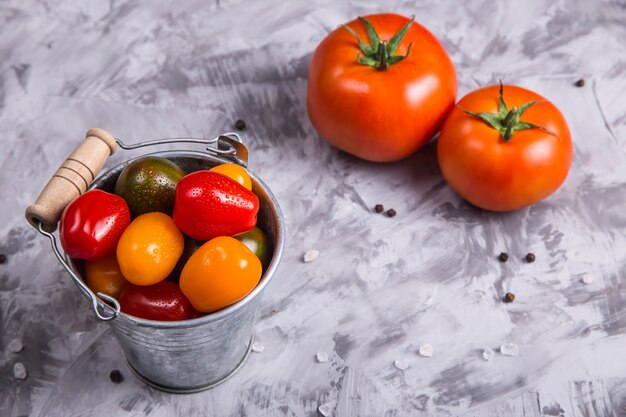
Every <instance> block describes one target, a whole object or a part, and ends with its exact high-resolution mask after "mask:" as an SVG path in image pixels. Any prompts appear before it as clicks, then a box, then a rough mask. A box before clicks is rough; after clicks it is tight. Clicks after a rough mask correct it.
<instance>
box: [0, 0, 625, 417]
mask: <svg viewBox="0 0 626 417" xmlns="http://www.w3.org/2000/svg"><path fill="white" fill-rule="evenodd" d="M378 11H394V12H398V13H403V14H406V15H410V14H415V15H416V19H417V20H418V21H419V22H421V23H422V24H424V25H425V26H426V27H428V28H429V29H430V30H431V31H433V32H434V33H435V34H436V35H437V36H438V37H439V38H440V39H441V40H442V42H443V43H444V45H445V47H446V48H447V50H448V52H449V53H450V55H451V57H452V60H453V61H454V63H455V65H456V68H457V71H458V75H459V81H460V91H459V97H460V96H462V95H463V94H465V93H466V92H468V91H469V90H471V89H474V88H476V87H478V86H483V85H486V84H490V83H494V82H497V80H498V79H503V80H505V81H506V82H509V83H516V84H519V85H522V86H524V87H527V88H531V89H535V90H536V91H537V92H539V93H540V94H542V95H544V96H546V97H548V98H549V99H550V100H552V101H553V102H554V103H555V104H556V105H557V106H559V107H560V108H561V109H562V111H563V113H564V114H565V116H566V118H567V119H568V121H569V123H570V128H571V130H572V134H573V139H574V143H575V160H574V163H573V166H572V170H571V173H570V175H569V177H568V179H567V181H566V182H565V184H564V186H563V187H562V188H561V189H560V190H559V191H558V192H557V193H556V194H554V195H553V196H552V197H550V198H549V199H547V200H546V201H544V202H542V203H540V204H537V205H535V206H533V207H531V208H529V209H526V210H521V211H519V212H515V213H510V214H494V213H486V212H482V211H479V210H477V209H474V208H472V207H470V206H468V205H467V204H466V203H464V202H462V201H461V200H460V199H459V198H458V197H457V196H456V195H455V194H454V193H453V192H452V191H451V190H450V189H449V188H448V187H447V186H446V185H445V183H444V181H443V179H442V177H441V175H440V172H439V170H438V167H437V164H436V160H435V146H434V145H433V144H432V143H431V144H430V145H428V146H426V148H425V149H423V150H422V151H420V152H419V153H418V154H416V155H415V156H413V157H411V158H409V159H408V160H406V161H403V162H401V163H397V164H393V165H374V164H370V163H365V162H362V161H359V160H356V159H354V158H352V157H349V156H347V155H345V154H342V153H340V152H338V151H336V150H334V149H332V148H331V147H329V146H328V145H327V144H326V143H325V142H323V141H321V140H320V139H319V138H318V136H317V135H316V133H315V131H314V130H313V128H312V127H311V125H310V124H309V122H308V120H307V117H306V112H305V104H304V103H305V92H306V71H307V64H308V60H309V57H310V55H311V52H312V50H313V49H314V47H315V45H316V44H317V43H318V42H319V41H320V40H321V39H322V38H323V37H324V36H325V34H326V33H328V32H329V31H330V30H332V29H333V28H335V27H336V26H337V25H338V24H340V23H342V22H345V21H348V20H351V19H352V18H354V17H356V16H357V15H360V14H368V13H374V12H378ZM0 68H1V69H2V71H1V72H0V142H1V143H2V147H3V152H1V153H0V170H1V173H2V176H1V177H0V192H1V194H2V196H3V198H2V199H1V200H0V213H1V214H2V223H1V224H0V250H1V252H2V253H5V254H7V256H8V263H6V264H4V265H0V415H2V416H22V415H32V416H100V415H107V416H142V415H150V416H172V415H186V416H205V415H220V416H315V415H317V408H318V406H319V405H320V404H324V403H327V404H329V406H330V407H331V409H332V410H333V414H334V415H335V416H340V417H344V416H377V417H381V416H386V417H391V416H394V417H396V416H409V415H410V416H420V415H429V416H456V415H468V416H522V415H523V416H541V415H548V416H557V415H565V416H623V415H626V408H625V407H626V210H625V206H626V162H625V161H626V145H625V144H626V140H625V137H626V99H625V98H624V97H626V2H624V0H611V1H582V0H581V1H565V0H560V1H559V0H557V1H551V0H537V1H525V2H521V1H511V2H508V1H506V2H505V1H501V2H494V1H483V0H469V1H441V2H437V1H403V2H380V3H376V2H365V1H349V2H337V1H328V0H326V1H325V0H307V1H304V0H297V1H294V0H291V1H285V0H267V1H257V2H253V1H248V2H242V1H224V0H222V1H217V3H211V4H209V3H208V2H205V1H191V0H185V1H175V2H160V4H157V3H155V2H150V3H148V2H145V4H142V3H139V2H133V1H130V0H127V1H110V2H109V1H93V2H82V1H77V0H68V1H35V0H8V1H7V0H5V1H3V2H1V3H0ZM580 77H584V78H585V80H586V81H587V83H586V85H585V86H584V87H583V88H576V87H574V86H573V82H574V81H576V80H577V79H578V78H580ZM240 117H241V118H244V119H245V120H246V121H247V122H248V125H249V129H248V130H247V131H246V132H245V137H244V139H245V141H246V143H247V144H248V146H249V148H250V151H251V164H250V167H251V169H252V170H253V171H255V172H256V173H257V174H259V175H260V176H261V177H262V178H264V180H265V181H266V182H267V183H268V184H269V186H270V187H271V188H272V189H273V190H274V192H275V194H276V195H277V197H278V198H279V200H280V202H281V205H282V208H283V211H284V214H285V219H286V222H287V228H288V235H287V239H288V240H287V247H286V252H285V256H284V258H283V259H284V261H283V263H282V265H281V268H280V269H279V273H278V275H277V276H276V279H275V280H274V281H273V282H272V284H271V285H270V287H268V291H267V293H266V296H265V299H264V304H263V308H262V311H261V317H260V320H259V323H258V325H257V326H256V334H257V339H258V340H260V341H261V342H262V343H263V344H264V345H265V346H266V350H265V351H264V352H263V353H257V354H253V355H252V356H251V358H250V359H249V361H248V363H247V364H246V365H245V367H244V368H243V369H242V370H241V371H240V372H239V373H238V374H237V375H236V376H235V377H233V378H232V379H230V380H229V381H227V382H226V383H225V384H223V385H221V386H219V387H218V388H215V389H213V390H211V391H208V392H204V393H199V394H194V395H178V396H177V395H170V394H165V393H161V392H158V391H155V390H153V389H150V388H148V387H146V386H144V385H142V384H141V383H140V382H139V381H137V380H136V379H134V378H133V377H132V376H131V375H130V373H129V371H128V369H127V368H126V365H125V362H124V359H123V357H122V356H121V352H120V350H119V349H118V347H117V345H116V343H115V341H114V340H113V338H112V335H111V333H110V330H108V328H107V326H106V325H105V324H99V323H96V322H95V320H94V318H93V315H92V314H91V312H90V309H89V306H88V304H87V302H86V300H85V299H84V298H82V297H81V295H80V294H79V291H78V290H77V289H76V288H75V287H74V285H73V284H72V283H71V281H70V279H69V277H68V276H67V275H66V274H65V273H64V272H63V271H62V270H61V267H60V266H59V265H58V263H57V262H56V261H55V259H54V258H53V255H52V253H51V251H50V248H49V245H48V243H47V240H46V239H45V238H43V237H41V236H39V235H38V234H36V233H35V232H34V231H33V230H32V229H30V228H29V227H28V226H27V225H26V222H25V221H24V219H23V210H24V208H25V207H26V206H27V205H28V204H30V203H31V202H33V201H34V199H35V198H36V196H37V194H38V193H39V191H40V189H41V187H42V186H43V184H44V183H45V181H46V180H47V179H48V178H49V176H50V175H51V174H52V172H53V171H54V170H55V169H56V167H57V166H58V165H59V164H60V163H61V161H62V160H63V159H64V157H65V156H66V155H67V154H68V153H69V152H70V150H71V149H72V148H73V147H74V146H75V145H76V144H77V143H78V141H80V139H81V138H82V135H83V134H84V132H85V131H86V130H87V129H88V128H90V127H94V126H99V127H103V128H105V129H107V130H109V131H111V132H112V133H114V134H115V135H116V136H118V137H120V138H123V139H125V140H127V141H129V142H138V141H140V140H144V139H150V138H156V137H168V136H181V135H193V136H207V137H211V136H213V135H214V134H216V133H219V132H222V131H225V130H230V129H231V126H232V123H233V122H234V120H236V119H237V118H240ZM130 155H133V154H132V153H128V152H119V153H118V154H117V155H115V157H114V158H113V159H112V160H111V161H110V162H109V166H112V165H113V164H116V163H118V162H120V161H121V160H124V159H127V158H128V157H129V156H130ZM379 202H382V203H384V204H385V205H386V206H388V207H394V208H395V209H396V210H397V211H398V216H397V217H395V218H393V219H388V218H385V217H383V216H378V215H374V214H372V213H371V212H370V208H371V207H372V206H373V205H374V204H376V203H379ZM310 248H317V249H319V250H320V251H321V255H320V258H319V259H318V260H317V261H316V262H315V263H311V264H304V263H302V262H301V256H302V254H303V252H304V251H305V250H307V249H310ZM502 250H506V251H508V252H509V253H511V254H512V256H513V258H512V259H511V261H509V262H508V263H506V264H504V265H502V264H499V263H498V262H497V261H496V260H495V256H496V255H497V254H498V253H499V252H500V251H502ZM528 251H533V252H535V253H536V254H537V261H536V262H535V263H534V264H526V263H524V262H523V261H522V260H521V257H522V256H523V255H524V254H525V253H526V252H528ZM583 273H591V274H593V276H594V277H595V281H594V283H593V284H591V285H584V284H582V283H581V282H580V277H581V275H582V274H583ZM509 290H511V291H513V292H515V293H516V294H517V297H518V298H517V300H516V302H515V303H513V304H503V303H502V302H501V301H500V298H501V297H502V295H503V294H504V293H505V292H506V291H509ZM15 337H19V338H21V339H22V340H23V341H24V344H25V345H26V348H25V349H24V350H23V351H22V352H21V353H19V354H12V353H9V352H7V351H6V350H5V347H6V345H7V344H8V343H9V342H10V341H11V340H12V339H14V338H15ZM505 342H514V343H517V344H518V345H519V346H520V352H521V354H520V356H519V357H505V356H501V355H496V358H495V359H494V360H492V361H491V362H486V361H484V360H483V359H482V358H481V356H480V352H481V351H482V349H483V348H485V347H488V346H489V347H492V348H494V349H497V347H498V346H500V345H501V344H502V343H505ZM423 343H431V344H432V345H433V346H434V349H435V354H434V356H433V357H432V358H429V359H426V358H422V357H419V356H418V355H417V354H416V350H417V348H418V347H419V346H420V345H421V344H423ZM318 351H324V352H327V353H328V354H329V356H330V359H331V360H330V362H329V363H326V364H318V363H316V362H315V361H314V355H315V353H316V352H318ZM396 359H401V360H404V361H405V362H406V363H407V364H409V365H410V367H409V368H408V369H407V370H405V371H400V370H398V369H396V368H395V367H394V366H393V362H394V360H396ZM17 361H21V362H24V363H25V364H26V366H27V368H28V372H29V377H28V379H26V380H24V381H21V382H18V381H16V380H14V378H13V371H12V369H13V364H14V363H15V362H17ZM113 368H120V369H122V371H123V372H124V374H125V375H126V380H125V381H124V383H123V384H120V385H114V384H112V383H111V382H110V381H109V379H108V373H109V371H110V370H111V369H113Z"/></svg>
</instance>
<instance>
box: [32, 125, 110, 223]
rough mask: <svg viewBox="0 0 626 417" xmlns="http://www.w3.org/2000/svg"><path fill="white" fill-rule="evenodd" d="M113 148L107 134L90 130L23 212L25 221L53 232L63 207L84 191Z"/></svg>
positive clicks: (98, 130) (99, 130)
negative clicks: (24, 212) (35, 199)
mask: <svg viewBox="0 0 626 417" xmlns="http://www.w3.org/2000/svg"><path fill="white" fill-rule="evenodd" d="M116 148H117V142H116V141H115V138H114V137H113V136H112V135H111V134H110V133H108V132H107V131H105V130H102V129H90V130H89V131H88V132H87V134H86V135H85V140H84V141H83V142H82V143H81V144H80V145H78V146H77V147H76V149H74V151H73V152H72V153H71V154H70V155H69V156H68V157H67V159H66V160H65V161H64V162H63V164H61V167H60V168H59V169H58V170H57V171H56V172H55V174H54V175H53V176H52V178H50V181H48V184H46V186H45V187H44V189H43V190H42V191H41V194H39V197H38V198H37V201H35V204H33V205H32V206H29V207H28V208H27V209H26V220H28V222H29V223H30V224H31V225H32V226H33V227H35V228H37V227H38V224H39V223H42V224H43V228H44V230H46V231H48V232H53V231H54V230H56V228H57V223H58V222H59V219H60V218H61V214H62V213H63V210H64V209H65V206H67V205H68V204H69V203H70V202H71V201H72V200H74V199H75V198H77V197H78V196H80V195H81V194H82V193H84V192H85V190H86V189H87V187H89V185H91V183H92V182H93V180H94V179H95V177H96V175H98V172H100V170H101V169H102V167H103V166H104V164H105V162H106V161H107V159H108V158H109V156H110V155H113V153H114V152H115V150H116Z"/></svg>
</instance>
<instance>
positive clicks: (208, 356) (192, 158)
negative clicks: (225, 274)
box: [26, 129, 284, 393]
mask: <svg viewBox="0 0 626 417" xmlns="http://www.w3.org/2000/svg"><path fill="white" fill-rule="evenodd" d="M179 142H186V143H199V144H203V145H208V146H207V148H206V151H204V152H199V151H165V152H155V153H152V154H150V155H152V156H159V157H163V158H167V159H169V160H171V161H173V162H175V163H176V164H178V165H179V166H180V167H181V168H182V169H183V170H185V171H186V172H192V171H197V170H202V169H210V168H211V167H213V166H215V165H219V164H222V163H232V162H235V163H238V164H240V165H242V166H246V164H247V160H248V151H247V149H246V147H245V146H244V145H243V143H241V139H240V137H239V135H237V134H236V133H227V134H223V135H220V136H218V137H216V138H214V139H197V138H172V139H159V140H154V141H150V142H143V143H139V144H136V145H127V144H125V143H124V142H122V141H120V140H119V139H114V138H113V136H111V135H110V134H109V133H107V132H105V131H103V130H101V129H91V130H90V131H89V132H87V138H86V139H85V141H84V142H83V143H81V145H79V146H78V147H77V148H76V149H75V150H74V151H73V152H72V154H70V156H69V157H68V158H67V160H66V161H65V162H64V163H63V165H62V166H61V168H59V170H58V171H57V173H56V174H55V175H54V176H53V178H52V179H51V180H50V182H49V183H48V184H47V185H46V187H45V188H44V190H43V191H42V193H41V195H40V196H39V198H38V199H37V202H36V203H35V204H33V205H32V206H30V207H28V208H27V209H26V218H27V220H28V221H29V223H30V224H31V225H33V226H34V227H35V228H37V229H38V230H39V231H40V232H41V233H42V234H43V235H45V236H46V237H48V238H49V239H50V242H51V245H52V250H53V252H54V254H55V256H56V257H57V258H58V260H59V261H60V262H61V264H62V265H63V266H64V267H65V269H66V270H67V272H68V273H69V274H70V276H71V277H72V279H73V280H74V282H75V283H76V285H77V286H78V288H79V289H80V290H81V291H82V292H83V294H85V296H86V297H87V298H88V299H89V300H90V301H91V303H92V307H93V310H94V312H95V314H96V316H97V317H98V318H99V319H100V320H103V321H106V322H107V323H108V324H109V325H110V326H111V328H112V330H113V334H114V335H115V337H116V339H117V341H118V342H119V345H120V347H121V348H122V350H123V352H124V356H125V357H126V360H127V361H128V363H129V365H130V368H131V370H132V371H133V372H134V373H135V374H136V375H137V376H138V377H139V378H140V379H141V380H143V381H144V382H146V383H147V384H149V385H151V386H153V387H155V388H158V389H161V390H164V391H169V392H177V393H185V392H196V391H201V390H204V389H208V388H211V387H213V386H215V385H217V384H219V383H221V382H223V381H224V380H225V379H227V378H228V377H230V376H231V375H232V374H233V373H234V372H236V371H237V370H238V369H239V368H240V367H241V366H242V365H243V363H244V361H245V359H246V358H247V356H248V355H249V353H250V349H251V345H252V335H253V326H254V322H255V320H256V316H257V312H258V310H259V305H260V301H261V296H262V294H263V290H264V288H265V287H266V286H267V284H268V283H269V281H270V280H271V279H272V277H273V276H274V274H275V272H276V269H277V267H278V263H279V261H280V258H281V255H282V251H283V245H284V243H283V240H284V221H283V218H282V213H281V211H280V207H279V205H278V202H277V201H276V199H275V197H274V195H273V194H272V193H271V191H270V190H269V188H268V187H267V186H266V185H265V184H264V183H263V182H262V181H261V180H260V179H259V178H258V177H257V176H256V175H254V174H253V173H250V177H251V179H252V187H253V191H254V192H255V193H256V194H257V196H258V197H259V201H260V203H261V205H260V210H259V216H258V219H259V220H258V225H259V227H260V228H261V229H263V230H264V231H265V232H266V234H267V237H268V240H269V241H270V242H271V243H272V245H273V256H272V260H271V262H270V264H269V266H268V268H267V270H266V271H265V273H264V275H263V277H262V278H261V281H260V282H259V284H258V285H257V287H256V288H255V289H254V290H253V291H252V292H251V293H250V294H248V295H247V296H246V297H245V298H244V299H242V300H240V301H239V302H237V303H235V304H233V305H231V306H229V307H227V308H225V309H223V310H220V311H217V312H215V313H211V314H208V315H206V316H203V317H201V318H198V319H193V320H185V321H177V322H159V321H152V320H144V319H140V318H136V317H133V316H129V315H127V314H124V313H123V312H120V306H119V303H118V302H117V300H115V299H114V298H111V297H109V296H106V295H105V294H100V293H98V294H97V295H96V294H94V293H93V292H92V291H91V289H89V287H87V286H86V285H85V283H84V282H83V279H82V273H83V268H82V262H78V261H74V260H73V259H66V257H65V256H64V255H63V254H62V253H61V251H60V249H59V247H58V244H57V239H56V237H55V235H54V233H53V232H54V230H55V229H56V225H57V222H58V220H59V218H60V216H61V213H62V211H63V208H64V207H65V206H66V205H67V204H69V202H70V201H72V200H73V199H74V198H76V197H77V196H78V195H80V194H82V193H83V192H85V191H86V190H89V189H94V188H98V189H103V190H105V191H109V192H113V189H114V188H115V182H116V181H117V177H118V176H119V174H120V172H121V171H122V169H123V168H124V167H125V166H126V165H127V164H128V163H130V162H132V161H133V160H134V159H131V160H129V161H126V162H124V163H122V164H120V165H117V166H116V167H114V168H112V169H110V170H109V171H107V172H106V173H104V174H103V175H101V176H100V177H99V178H97V179H95V181H94V177H95V176H96V175H97V173H98V172H99V171H100V169H101V168H102V166H103V165H104V163H105V162H106V159H107V158H108V156H109V155H111V154H112V153H113V152H115V150H116V148H117V146H119V147H120V148H122V149H136V148H142V147H146V146H153V145H161V144H169V143H179ZM210 145H217V146H216V147H210ZM143 156H145V155H142V157H143ZM135 159H137V158H135ZM69 165H72V169H67V168H64V167H66V166H69ZM78 167H80V168H78ZM74 168H77V169H74ZM68 172H71V173H72V176H68ZM88 184H91V185H89V186H88Z"/></svg>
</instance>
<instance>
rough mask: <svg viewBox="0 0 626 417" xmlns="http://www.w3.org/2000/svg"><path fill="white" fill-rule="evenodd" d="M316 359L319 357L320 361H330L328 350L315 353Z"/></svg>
mask: <svg viewBox="0 0 626 417" xmlns="http://www.w3.org/2000/svg"><path fill="white" fill-rule="evenodd" d="M315 359H317V361H318V362H319V363H324V362H328V355H327V354H326V352H317V355H315Z"/></svg>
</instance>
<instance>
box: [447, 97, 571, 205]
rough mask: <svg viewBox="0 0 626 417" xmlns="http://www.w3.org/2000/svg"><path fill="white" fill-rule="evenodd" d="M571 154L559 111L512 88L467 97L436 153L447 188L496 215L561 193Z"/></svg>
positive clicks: (569, 140)
mask: <svg viewBox="0 0 626 417" xmlns="http://www.w3.org/2000/svg"><path fill="white" fill-rule="evenodd" d="M572 152H573V151H572V139H571V136H570V132H569V129H568V127H567V123H566V122H565V118H564V117H563V115H562V114H561V112H560V111H559V109H557V108H556V106H555V105H554V104H552V103H550V102H549V101H547V100H546V99H545V98H543V97H541V96H540V95H539V94H536V93H534V92H532V91H530V90H526V89H524V88H521V87H516V86H513V85H505V86H497V85H494V86H490V87H485V88H481V89H478V90H475V91H473V92H471V93H469V94H468V95H466V96H465V97H463V98H462V99H461V101H460V102H459V103H458V106H457V107H455V109H454V110H452V112H451V113H450V116H449V117H448V118H447V120H446V122H445V123H444V125H443V128H442V129H441V135H440V136H439V144H438V147H437V153H438V157H439V165H440V167H441V172H442V173H443V176H444V177H445V179H446V181H448V184H450V186H451V187H452V188H453V189H454V190H455V191H456V192H457V193H459V194H460V195H461V197H463V198H465V199H466V200H467V201H469V202H470V203H472V204H474V205H476V206H478V207H482V208H484V209H488V210H494V211H511V210H516V209H519V208H522V207H526V206H529V205H531V204H534V203H536V202H538V201H540V200H542V199H544V198H546V197H547V196H549V195H550V194H552V193H553V192H554V191H556V189H557V188H559V186H560V185H561V184H562V183H563V181H564V180H565V177H566V176H567V173H568V171H569V168H570V165H571V162H572Z"/></svg>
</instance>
